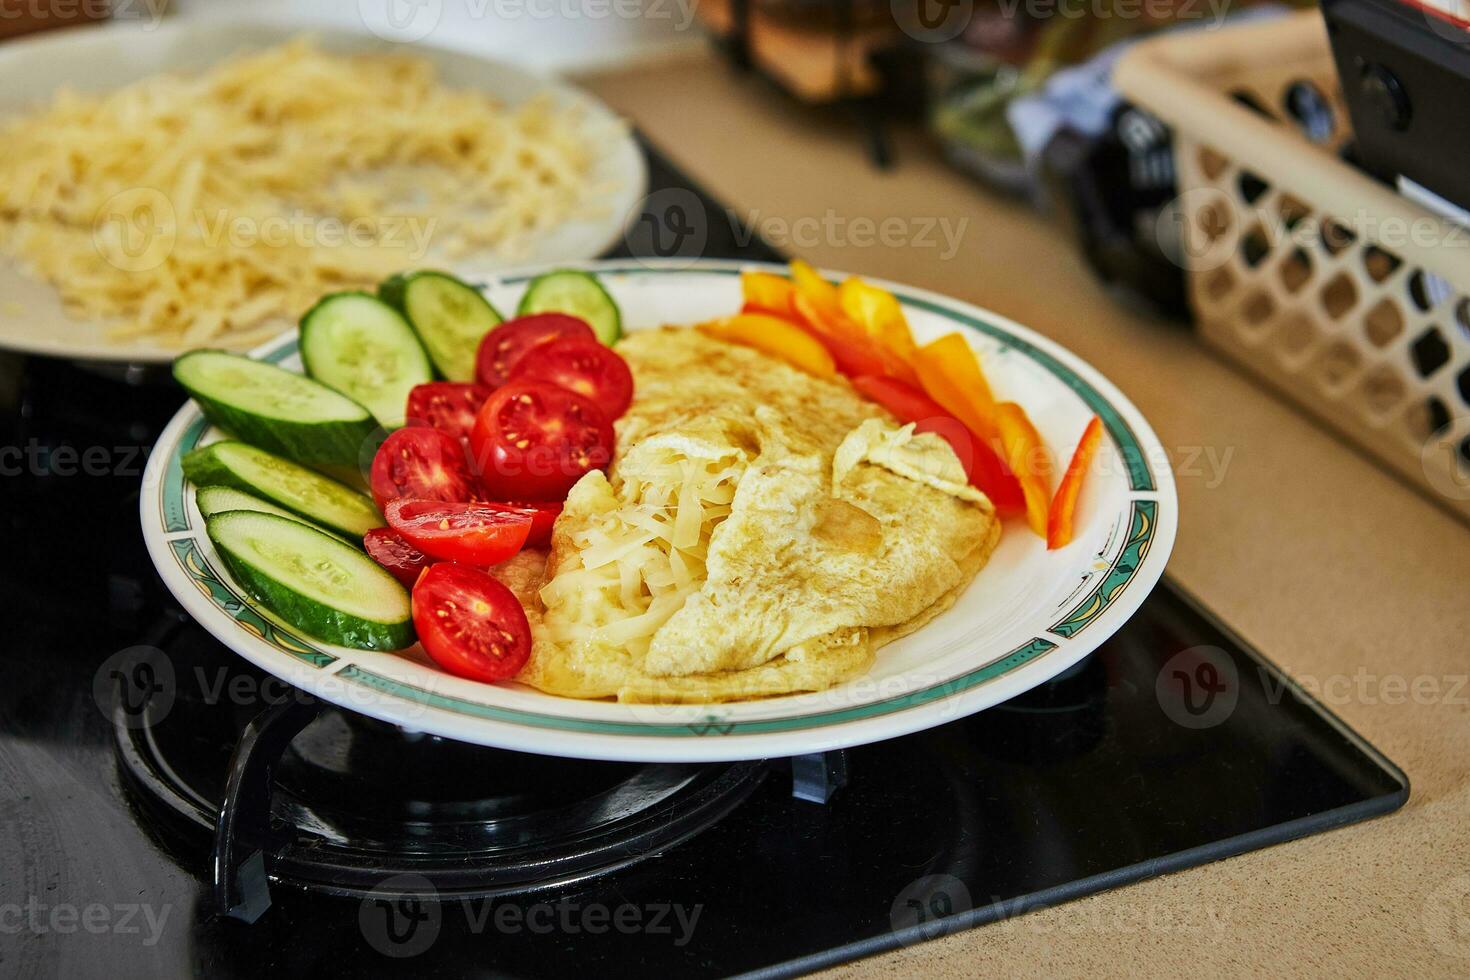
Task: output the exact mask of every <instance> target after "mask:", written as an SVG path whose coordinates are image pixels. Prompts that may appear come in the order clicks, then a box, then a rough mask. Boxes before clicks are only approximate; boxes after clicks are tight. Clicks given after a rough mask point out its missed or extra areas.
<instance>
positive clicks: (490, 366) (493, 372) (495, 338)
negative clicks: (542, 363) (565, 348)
mask: <svg viewBox="0 0 1470 980" xmlns="http://www.w3.org/2000/svg"><path fill="white" fill-rule="evenodd" d="M564 338H574V339H578V340H591V341H596V340H597V335H596V334H595V333H593V332H592V328H591V327H589V326H587V321H586V320H582V319H580V318H578V317H574V316H567V315H566V314H565V313H533V314H531V315H530V316H518V317H516V318H514V319H512V320H506V321H505V322H504V323H502V324H500V325H499V326H498V327H496V328H495V329H494V330H491V331H490V332H489V333H487V334H486V335H485V339H483V340H481V341H480V348H479V350H478V351H477V352H476V353H475V380H476V381H478V382H480V384H482V385H484V386H485V387H487V388H499V387H500V386H501V385H503V384H505V382H506V380H507V379H508V378H509V377H510V373H511V369H512V368H514V367H515V366H516V362H518V361H519V360H520V359H521V358H522V357H524V356H525V354H526V351H528V350H531V349H532V348H533V347H536V346H539V345H540V344H546V343H550V342H551V341H553V340H562V339H564Z"/></svg>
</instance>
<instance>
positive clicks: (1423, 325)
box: [1114, 11, 1470, 521]
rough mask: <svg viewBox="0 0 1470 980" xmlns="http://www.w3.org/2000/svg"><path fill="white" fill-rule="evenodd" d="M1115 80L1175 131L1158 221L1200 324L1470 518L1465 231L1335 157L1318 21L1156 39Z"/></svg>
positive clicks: (1130, 57)
mask: <svg viewBox="0 0 1470 980" xmlns="http://www.w3.org/2000/svg"><path fill="white" fill-rule="evenodd" d="M1114 80H1115V82H1116V84H1117V86H1118V88H1119V89H1120V90H1121V91H1122V92H1123V93H1124V95H1125V96H1127V97H1128V98H1129V99H1130V100H1132V101H1133V102H1134V103H1136V104H1137V105H1139V106H1142V107H1143V108H1145V109H1147V110H1149V111H1150V112H1152V113H1154V114H1155V115H1157V116H1158V117H1159V118H1161V119H1162V120H1164V121H1165V122H1166V123H1168V124H1169V125H1170V126H1171V127H1172V128H1173V130H1174V136H1175V144H1174V155H1175V162H1176V165H1177V169H1178V174H1179V190H1180V196H1179V199H1178V201H1177V202H1176V204H1177V207H1176V208H1174V209H1169V210H1167V211H1166V215H1165V216H1162V217H1161V219H1160V225H1159V232H1160V236H1161V242H1163V243H1164V244H1165V246H1166V250H1168V251H1173V252H1174V253H1175V254H1177V255H1178V256H1179V260H1180V263H1181V264H1182V265H1183V266H1184V268H1185V269H1186V270H1187V274H1188V277H1189V295H1190V302H1191V304H1192V306H1193V308H1194V312H1195V315H1196V317H1197V320H1198V326H1199V330H1200V333H1201V334H1202V335H1203V336H1204V337H1205V338H1206V339H1207V341H1208V342H1209V343H1210V344H1211V345H1213V346H1214V347H1216V348H1218V349H1219V350H1222V351H1224V352H1225V353H1226V354H1228V355H1229V356H1230V357H1232V358H1233V359H1235V360H1236V361H1238V362H1240V363H1241V364H1243V365H1245V366H1247V367H1248V368H1249V369H1250V370H1251V371H1253V372H1254V373H1256V374H1257V375H1259V376H1260V377H1262V378H1265V379H1267V380H1268V381H1270V382H1271V383H1273V384H1274V385H1275V386H1276V387H1277V388H1278V389H1280V390H1281V391H1282V392H1283V393H1285V394H1286V395H1287V396H1288V397H1290V398H1292V399H1294V400H1295V401H1297V402H1299V403H1300V404H1301V405H1303V406H1304V407H1306V408H1308V409H1309V410H1311V411H1312V412H1313V413H1314V414H1316V415H1318V416H1320V417H1321V418H1322V419H1324V420H1326V421H1327V422H1328V423H1330V424H1331V425H1333V426H1335V427H1336V428H1337V429H1338V430H1340V431H1341V432H1343V433H1344V434H1346V435H1348V436H1350V437H1351V438H1352V439H1354V440H1356V441H1357V442H1358V443H1360V444H1362V445H1363V446H1364V447H1365V448H1367V449H1368V450H1370V451H1371V452H1372V453H1373V454H1374V455H1376V456H1377V457H1378V458H1380V459H1382V460H1383V461H1384V462H1386V463H1388V464H1389V465H1390V466H1392V467H1393V468H1394V469H1395V470H1397V471H1398V472H1400V473H1401V474H1403V475H1404V476H1405V477H1406V478H1408V479H1409V480H1411V481H1412V482H1414V483H1415V484H1416V485H1417V486H1419V487H1421V488H1422V489H1423V490H1424V492H1425V493H1427V494H1429V495H1430V496H1431V497H1433V499H1435V500H1436V501H1438V502H1439V503H1441V504H1443V505H1444V506H1446V507H1448V508H1450V509H1451V510H1452V511H1454V512H1455V513H1456V514H1458V515H1459V516H1460V517H1461V518H1463V519H1465V520H1467V521H1470V230H1467V229H1465V228H1463V227H1460V226H1458V225H1455V224H1453V223H1451V222H1448V221H1445V220H1443V219H1441V218H1439V217H1437V216H1436V215H1434V214H1433V213H1431V212H1429V211H1427V210H1425V209H1423V208H1422V207H1420V206H1418V205H1417V204H1415V203H1413V202H1411V201H1409V200H1407V199H1405V198H1404V197H1401V196H1400V195H1399V194H1397V193H1395V192H1394V190H1393V189H1392V188H1389V187H1386V186H1384V185H1383V184H1380V183H1377V182H1375V181H1374V180H1372V179H1371V178H1369V177H1368V176H1366V175H1365V174H1363V173H1362V172H1361V171H1359V170H1357V169H1356V168H1354V167H1352V166H1350V165H1349V164H1347V163H1344V162H1343V161H1342V160H1341V159H1340V158H1339V157H1338V156H1337V155H1336V151H1337V150H1338V148H1339V147H1340V146H1341V145H1342V143H1344V142H1345V141H1346V140H1347V139H1348V138H1349V137H1350V135H1351V133H1350V124H1349V121H1348V116H1347V111H1346V108H1345V106H1344V105H1343V103H1342V100H1341V97H1340V94H1339V91H1338V85H1337V76H1336V72H1335V70H1334V68H1333V63H1332V54H1331V51H1330V49H1329V47H1328V44H1327V35H1326V31H1325V29H1324V27H1323V24H1322V19H1321V16H1320V15H1319V14H1318V13H1317V12H1316V11H1307V12H1303V13H1300V14H1293V15H1292V16H1290V17H1285V18H1281V19H1277V20H1271V21H1266V22H1258V23H1251V24H1245V25H1239V26H1230V27H1224V28H1220V29H1218V30H1199V31H1193V32H1190V33H1185V34H1176V35H1167V36H1163V37H1158V38H1154V39H1152V40H1149V41H1146V42H1144V43H1142V44H1139V45H1138V46H1137V47H1135V48H1134V49H1133V50H1131V51H1130V52H1128V54H1127V55H1126V56H1125V57H1124V58H1123V60H1122V61H1121V62H1120V63H1119V65H1118V68H1117V71H1116V73H1115V75H1114ZM1307 86H1310V87H1312V88H1313V89H1315V94H1316V95H1317V96H1318V103H1319V104H1323V105H1325V106H1326V107H1327V108H1328V110H1329V111H1328V112H1326V113H1321V112H1319V113H1316V114H1315V115H1313V116H1312V117H1311V118H1310V119H1306V120H1303V119H1302V118H1301V114H1300V113H1299V112H1297V113H1293V110H1292V106H1293V105H1296V106H1300V105H1301V104H1302V102H1301V99H1300V96H1302V95H1303V94H1304V88H1303V87H1307ZM1303 122H1305V123H1306V125H1303ZM1308 131H1310V132H1311V135H1312V137H1313V138H1308V135H1307V133H1308ZM1171 222H1173V224H1172V226H1171Z"/></svg>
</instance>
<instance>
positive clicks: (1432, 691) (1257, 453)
mask: <svg viewBox="0 0 1470 980" xmlns="http://www.w3.org/2000/svg"><path fill="white" fill-rule="evenodd" d="M582 81H583V82H584V84H586V85H587V86H588V87H589V88H591V89H592V90H593V91H594V92H596V93H597V94H598V95H600V96H601V97H602V98H603V99H605V100H607V101H608V102H609V103H610V104H611V105H612V106H613V107H614V108H615V109H617V110H619V111H620V112H622V113H623V114H625V115H626V116H628V117H629V118H630V119H631V120H632V121H633V122H634V123H636V124H637V125H638V126H639V127H640V128H641V129H642V130H643V131H644V132H645V133H646V134H647V135H648V136H649V137H650V138H651V139H652V140H653V141H654V142H655V143H656V144H658V145H659V146H660V147H661V148H662V149H663V150H664V151H665V152H666V153H667V154H668V155H669V156H670V157H671V158H672V159H673V160H674V161H676V162H677V163H678V164H679V165H681V166H682V167H684V168H685V169H686V170H687V171H688V172H689V173H690V174H691V175H692V176H693V177H694V178H696V179H697V180H699V181H700V182H701V183H703V185H704V186H706V187H707V188H708V189H710V190H711V191H712V192H713V193H715V194H716V195H717V196H719V197H720V198H721V199H722V200H723V201H724V202H725V203H726V204H728V205H729V206H730V207H731V208H732V209H733V211H734V216H735V219H736V220H738V222H739V223H740V226H741V227H748V226H750V225H752V224H754V225H755V226H756V227H758V228H760V229H762V230H765V231H767V232H768V233H770V237H772V238H774V239H776V241H775V244H777V245H778V246H780V247H782V248H784V249H786V250H787V251H792V252H799V253H800V254H802V255H804V256H805V257H807V258H809V259H810V260H812V261H813V262H815V263H816V264H818V265H822V266H828V267H831V268H838V269H844V270H850V271H853V272H858V273H866V274H869V275H874V276H883V277H886V278H891V279H896V280H899V281H902V282H907V283H912V284H915V285H918V286H923V287H927V288H929V289H934V290H938V291H940V292H943V293H947V294H950V295H952V296H956V297H959V298H961V299H964V300H968V301H971V302H974V303H977V304H979V305H981V306H985V307H989V308H990V309H993V310H995V311H997V312H999V313H1001V314H1004V315H1006V316H1009V317H1013V318H1014V319H1016V320H1019V321H1021V322H1022V323H1025V324H1027V325H1029V326H1031V327H1034V328H1036V329H1037V330H1040V331H1041V332H1042V333H1045V334H1047V335H1049V336H1051V337H1054V338H1056V339H1057V340H1058V341H1060V342H1061V343H1063V344H1065V345H1067V346H1068V347H1070V348H1071V349H1072V350H1074V351H1076V352H1077V353H1078V354H1080V355H1081V356H1083V357H1084V358H1086V359H1087V360H1089V361H1090V362H1092V363H1093V364H1095V365H1096V366H1097V367H1099V368H1100V369H1101V370H1102V371H1104V372H1105V373H1106V374H1107V375H1108V376H1109V377H1111V378H1112V379H1113V381H1115V382H1116V383H1117V384H1118V385H1119V386H1120V387H1121V388H1122V389H1123V390H1124V391H1125V392H1126V393H1127V394H1128V396H1129V397H1130V398H1132V399H1133V401H1134V402H1135V403H1137V405H1138V406H1139V407H1140V408H1141V409H1142V410H1143V412H1144V414H1145V415H1147V416H1148V418H1149V419H1150V420H1151V421H1152V423H1153V425H1154V428H1155V429H1156V430H1157V431H1158V434H1159V436H1160V438H1161V439H1162V440H1163V442H1164V444H1165V446H1167V447H1168V448H1169V450H1170V453H1171V458H1172V460H1173V462H1174V465H1175V467H1176V472H1177V476H1178V482H1179V496H1180V502H1181V507H1182V515H1181V518H1180V531H1179V539H1178V543H1177V545H1176V546H1175V549H1174V555H1173V558H1172V560H1171V561H1170V565H1169V568H1170V571H1171V573H1172V574H1173V575H1174V576H1175V577H1176V578H1178V580H1179V581H1181V582H1182V583H1183V584H1184V585H1185V586H1186V587H1187V588H1189V589H1190V590H1191V591H1193V592H1195V593H1196V594H1198V595H1200V596H1201V597H1203V598H1204V599H1205V600H1206V602H1208V603H1209V605H1210V606H1211V607H1213V608H1214V610H1215V611H1216V612H1218V613H1219V614H1220V615H1221V616H1222V617H1223V618H1224V619H1225V620H1226V621H1227V622H1229V623H1231V624H1232V625H1233V626H1234V627H1235V628H1236V629H1237V630H1238V631H1239V632H1240V633H1242V634H1243V635H1244V636H1245V637H1246V639H1247V640H1249V641H1251V642H1253V643H1254V644H1256V645H1257V646H1259V647H1260V648H1261V649H1262V650H1263V651H1265V653H1266V654H1267V656H1269V657H1271V658H1272V659H1274V660H1275V661H1276V662H1277V663H1279V664H1281V665H1282V666H1283V667H1284V668H1285V669H1286V671H1287V672H1288V673H1289V674H1290V675H1291V676H1293V677H1294V678H1296V679H1297V680H1299V681H1301V682H1303V683H1304V684H1305V685H1306V686H1307V687H1308V689H1309V690H1313V691H1318V692H1321V693H1320V694H1319V696H1320V697H1321V698H1322V700H1324V701H1326V702H1327V703H1328V705H1329V706H1330V707H1331V708H1332V709H1333V710H1334V711H1335V712H1337V713H1338V714H1339V715H1340V716H1341V717H1342V718H1343V719H1344V720H1346V721H1347V723H1348V724H1350V725H1351V726H1352V727H1354V728H1355V729H1357V730H1358V731H1359V732H1361V733H1362V734H1363V735H1364V736H1366V737H1367V738H1368V739H1369V740H1370V741H1372V742H1373V743H1374V744H1375V745H1376V746H1378V747H1379V748H1380V749H1381V750H1382V751H1383V752H1384V753H1385V754H1387V755H1388V756H1389V758H1391V759H1392V760H1394V761H1395V762H1396V763H1398V764H1399V765H1400V766H1402V767H1403V769H1404V770H1405V771H1406V772H1407V773H1408V775H1409V778H1410V780H1411V782H1412V785H1413V789H1412V794H1411V797H1410V799H1409V802H1408V803H1407V805H1405V806H1404V808H1403V809H1402V810H1400V811H1399V812H1397V813H1395V814H1392V815H1390V816H1388V817H1384V818H1381V819H1378V820H1374V821H1370V822H1368V823H1366V824H1360V825H1357V826H1353V827H1349V828H1345V829H1342V830H1337V831H1333V832H1331V833H1327V834H1321V835H1318V836H1314V837H1310V838H1308V839H1306V840H1301V841H1297V842H1294V843H1290V844H1285V845H1281V846H1277V847H1272V848H1269V849H1267V850H1265V851H1258V852H1255V853H1252V854H1247V855H1244V856H1241V857H1236V858H1231V859H1229V860H1227V861H1224V862H1220V863H1216V864H1211V865H1207V866H1205V867H1202V868H1196V869H1193V870H1190V871H1184V872H1180V873H1177V874H1172V875H1167V876H1165V877H1162V878H1157V879H1154V880H1151V881H1148V882H1144V883H1141V884H1137V885H1132V886H1129V887H1126V888H1122V889H1119V890H1116V891H1112V892H1108V893H1105V894H1103V895H1099V896H1095V897H1093V898H1090V899H1085V900H1082V901H1078V902H1072V903H1069V904H1066V905H1062V906H1058V907H1055V908H1052V909H1048V910H1045V911H1042V912H1037V913H1032V914H1030V915H1027V916H1024V917H1021V918H1019V919H1015V920H1011V921H1009V922H1002V923H999V924H997V925H993V926H989V927H985V928H982V929H978V930H971V931H967V932H963V933H960V934H958V935H955V936H951V937H948V938H945V939H941V940H937V941H933V942H926V943H921V944H919V945H917V946H914V947H911V948H909V949H906V950H903V951H901V952H897V953H893V954H889V955H885V956H881V957H877V958H873V959H869V960H864V961H861V962H859V963H856V964H853V965H852V966H850V967H846V968H844V969H843V972H846V973H851V974H853V975H865V976H866V975H882V974H890V973H896V972H898V971H903V972H905V973H908V972H909V971H920V970H922V971H924V972H926V973H932V974H939V975H965V974H973V973H978V972H980V971H984V972H986V973H993V974H995V975H998V976H1019V975H1028V974H1042V975H1048V976H1052V975H1058V974H1064V975H1079V974H1106V975H1113V974H1120V973H1128V974H1141V975H1170V974H1175V973H1187V974H1190V975H1197V974H1207V975H1215V974H1231V975H1239V974H1246V973H1253V974H1270V975H1279V974H1289V975H1319V976H1320V975H1334V976H1360V975H1368V974H1370V973H1371V974H1394V975H1404V976H1416V977H1424V976H1452V975H1454V976H1465V975H1470V758H1467V757H1470V684H1467V683H1466V679H1467V676H1470V602H1467V597H1466V591H1467V586H1470V532H1467V529H1466V528H1465V527H1464V526H1463V525H1462V524H1460V523H1458V522H1457V521H1456V520H1454V519H1453V518H1451V517H1450V516H1448V515H1447V514H1446V513H1445V512H1443V511H1441V510H1440V509H1438V508H1437V507H1435V506H1433V505H1431V504H1430V503H1428V502H1427V501H1426V500H1425V499H1424V498H1422V497H1421V496H1420V495H1419V494H1418V493H1416V492H1414V491H1413V490H1411V489H1409V488H1408V487H1406V486H1405V485H1404V484H1402V483H1400V482H1399V481H1398V480H1397V479H1395V478H1394V477H1392V476H1390V475H1388V473H1387V472H1385V471H1384V470H1381V469H1379V468H1378V467H1377V466H1376V465H1374V464H1372V463H1371V462H1369V461H1368V460H1367V459H1366V458H1365V457H1363V456H1361V455H1360V454H1358V453H1357V452H1355V451H1354V450H1351V449H1349V448H1346V447H1345V446H1344V445H1343V444H1341V443H1339V442H1338V441H1337V440H1336V439H1335V438H1334V437H1332V436H1331V435H1329V434H1328V433H1327V432H1326V431H1324V430H1323V429H1321V428H1319V427H1318V426H1317V425H1315V424H1314V423H1312V422H1311V421H1309V420H1308V419H1307V418H1305V417H1304V416H1303V415H1301V414H1300V413H1299V412H1298V411H1297V410H1295V409H1293V408H1292V407H1290V406H1289V405H1288V404H1286V403H1284V402H1282V401H1280V400H1278V399H1277V398H1275V397H1273V396H1271V395H1269V394H1267V393H1266V392H1265V391H1264V390H1263V389H1262V388H1260V387H1258V386H1257V385H1256V384H1255V383H1253V382H1252V381H1250V380H1249V379H1247V378H1246V377H1244V376H1243V375H1241V374H1239V373H1238V372H1237V371H1235V370H1233V369H1232V368H1230V367H1227V366H1226V365H1224V364H1223V363H1221V362H1220V361H1219V360H1217V359H1216V358H1215V357H1214V356H1212V355H1211V354H1209V353H1208V352H1206V351H1205V350H1204V349H1202V348H1201V347H1200V346H1199V345H1198V344H1197V343H1196V342H1195V341H1194V340H1193V338H1192V337H1191V336H1190V335H1189V334H1188V333H1187V332H1185V331H1183V330H1180V329H1178V328H1176V327H1174V326H1171V325H1169V324H1165V323H1162V322H1157V321H1152V320H1150V319H1147V318H1144V317H1141V316H1139V315H1137V314H1135V313H1131V312H1128V311H1127V310H1125V309H1124V308H1122V307H1120V306H1119V305H1118V304H1116V303H1115V302H1114V301H1113V300H1112V299H1111V298H1110V297H1109V296H1108V295H1107V294H1106V293H1105V292H1104V291H1103V290H1102V288H1100V286H1099V285H1098V283H1097V281H1096V280H1095V279H1094V278H1093V276H1092V275H1091V274H1090V272H1089V271H1088V270H1087V268H1086V267H1085V265H1084V264H1083V261H1082V259H1081V258H1080V257H1079V256H1078V254H1077V253H1076V251H1075V250H1074V249H1073V248H1072V246H1071V244H1070V242H1069V241H1068V240H1067V238H1066V237H1065V236H1064V235H1063V234H1061V233H1060V232H1059V231H1058V230H1056V229H1055V228H1053V227H1050V226H1049V225H1048V224H1046V223H1045V222H1044V221H1043V220H1041V219H1039V218H1038V217H1037V215H1036V214H1035V213H1034V212H1032V211H1031V210H1030V209H1029V208H1027V207H1025V206H1023V205H1021V204H1018V203H1015V202H1012V201H1008V200H1005V199H1002V198H1000V197H997V196H995V195H994V194H991V193H989V192H987V191H985V190H984V189H982V188H980V187H978V186H976V185H975V184H974V183H972V182H971V181H969V180H967V179H965V178H964V177H962V176H959V175H956V174H954V173H951V172H950V171H949V170H948V169H946V168H945V167H944V166H943V165H942V163H940V162H939V160H938V159H937V157H936V155H935V154H934V153H933V152H932V150H930V149H929V148H928V146H927V144H926V143H925V142H924V140H923V139H922V137H921V136H920V135H918V134H900V135H899V140H898V160H899V162H898V166H897V168H896V169H894V170H893V171H891V172H889V173H881V172H878V171H876V170H874V169H873V168H872V167H870V166H869V165H868V163H867V162H866V160H865V158H864V155H863V153H862V149H861V143H860V137H859V134H858V133H857V131H856V130H855V128H854V127H853V126H851V125H850V123H849V121H848V120H847V119H846V118H845V117H844V116H843V115H842V113H840V112H827V113H818V112H813V111H809V110H805V109H802V108H800V107H799V106H797V105H795V104H794V103H791V102H789V101H787V100H784V99H782V98H781V97H779V96H778V95H777V94H776V93H775V92H773V91H772V90H771V89H770V88H769V87H768V86H767V85H765V84H763V83H760V82H757V81H754V80H750V79H744V78H741V77H740V76H738V75H737V74H735V73H734V72H733V71H732V70H730V69H729V68H727V67H726V66H725V65H724V64H722V63H720V62H717V61H716V60H714V59H713V58H712V57H707V56H695V57H693V58H685V59H680V60H677V61H669V62H664V63H660V64H654V65H646V66H643V67H638V68H633V69H628V70H625V71H621V72H619V73H616V74H608V75H600V76H595V77H590V78H586V79H583V80H582ZM893 216H897V217H899V218H901V219H903V221H902V222H901V223H900V224H901V225H902V228H900V227H899V226H898V225H892V224H891V223H890V226H889V228H890V231H891V232H893V234H892V235H890V236H889V244H888V245H886V246H885V245H880V244H878V243H877V242H874V241H870V240H869V238H870V237H871V236H872V232H871V230H870V228H869V226H868V225H867V224H865V223H864V222H861V221H854V220H853V219H855V218H867V219H873V220H875V221H876V220H881V219H883V218H885V217H893ZM717 217H718V218H719V219H720V220H723V216H717ZM941 219H942V220H943V221H946V222H948V223H947V224H946V225H941V224H940V222H941ZM926 227H927V228H929V229H930V231H929V233H928V234H927V235H926V234H925V233H924V229H925V228H926ZM946 227H947V228H948V229H949V230H950V232H951V233H952V234H953V233H956V232H958V248H957V250H953V251H952V250H951V249H949V248H947V247H946V245H945V239H944V236H943V235H942V234H940V230H941V228H946ZM783 234H786V235H789V236H790V238H788V239H787V240H784V241H783V240H781V236H782V235H783ZM895 235H897V236H898V237H901V238H903V239H905V240H908V241H909V242H910V243H909V244H908V245H906V246H899V247H895V246H894V244H893V243H894V241H895V240H896V238H895V237H894V236H895ZM926 242H932V244H925V243H926ZM951 252H952V254H951ZM1406 692H1407V693H1406Z"/></svg>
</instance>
